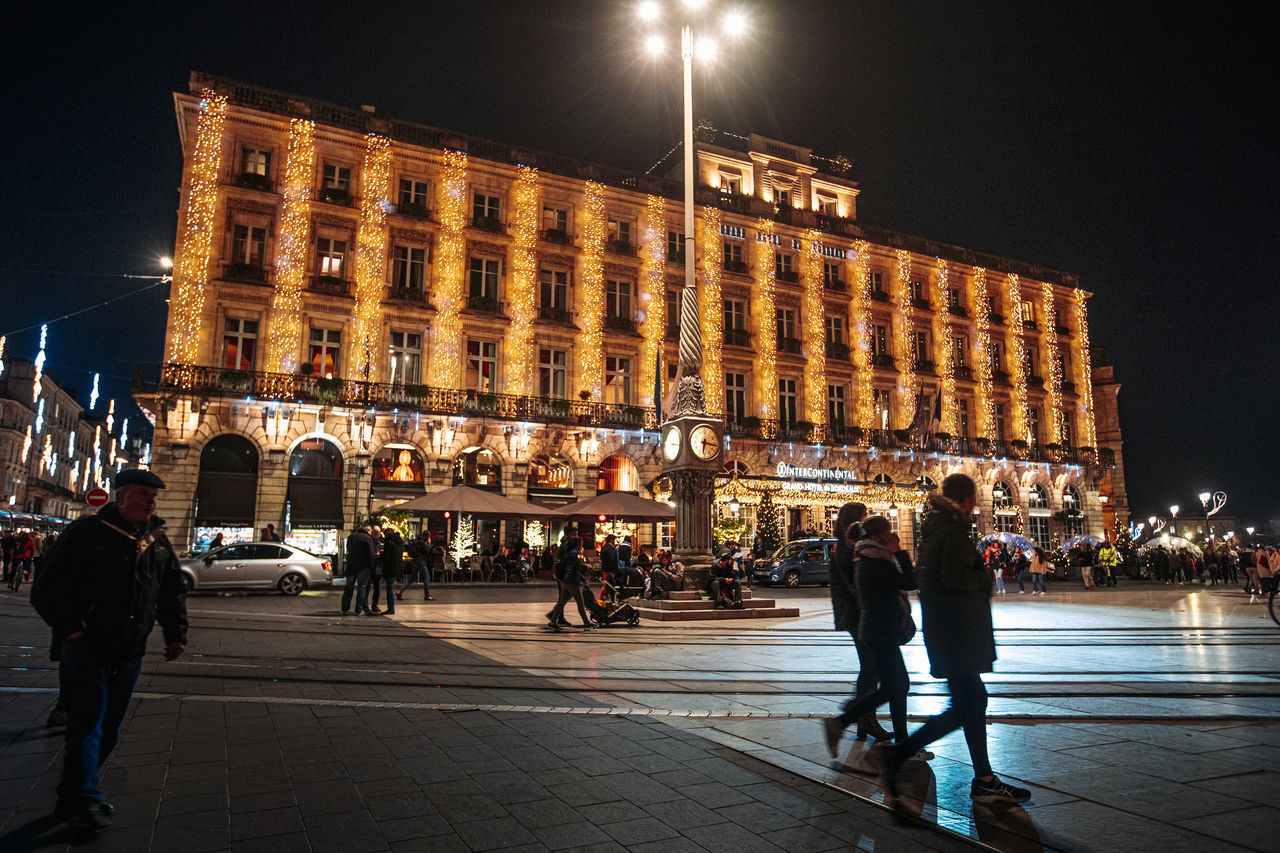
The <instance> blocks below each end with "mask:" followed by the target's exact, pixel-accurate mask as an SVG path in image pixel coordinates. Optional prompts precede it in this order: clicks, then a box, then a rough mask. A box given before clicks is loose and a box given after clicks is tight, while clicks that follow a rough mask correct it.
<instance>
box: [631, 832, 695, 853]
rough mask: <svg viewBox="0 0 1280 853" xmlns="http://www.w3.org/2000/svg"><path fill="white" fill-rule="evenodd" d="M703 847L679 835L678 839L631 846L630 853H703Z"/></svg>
mask: <svg viewBox="0 0 1280 853" xmlns="http://www.w3.org/2000/svg"><path fill="white" fill-rule="evenodd" d="M706 849H707V848H705V847H703V846H702V845H701V844H699V843H698V842H696V841H694V840H693V839H692V838H686V837H685V836H683V835H681V836H680V837H678V838H663V839H661V840H659V841H646V842H644V843H643V844H632V845H631V846H630V847H629V848H628V850H629V851H630V853H705V851H706Z"/></svg>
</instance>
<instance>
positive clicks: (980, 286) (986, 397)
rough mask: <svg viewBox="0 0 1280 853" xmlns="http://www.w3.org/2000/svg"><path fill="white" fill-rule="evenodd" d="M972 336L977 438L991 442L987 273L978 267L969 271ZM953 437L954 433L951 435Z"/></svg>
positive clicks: (992, 397)
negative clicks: (976, 384)
mask: <svg viewBox="0 0 1280 853" xmlns="http://www.w3.org/2000/svg"><path fill="white" fill-rule="evenodd" d="M973 337H974V348H975V349H976V350H977V356H976V358H975V359H974V361H975V363H974V366H973V369H974V372H975V373H976V374H977V377H978V400H977V404H978V435H980V436H982V437H983V438H987V439H990V440H992V441H995V440H996V439H998V438H999V437H1000V436H998V435H996V394H995V386H994V385H993V380H994V378H995V377H994V376H993V375H992V371H994V370H995V365H994V364H993V363H992V359H991V295H990V294H989V293H987V271H986V270H985V269H983V268H982V267H975V268H974V270H973ZM951 434H952V435H955V432H954V431H952V432H951Z"/></svg>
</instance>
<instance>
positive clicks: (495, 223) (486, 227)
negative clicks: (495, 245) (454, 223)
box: [471, 216, 506, 234]
mask: <svg viewBox="0 0 1280 853" xmlns="http://www.w3.org/2000/svg"><path fill="white" fill-rule="evenodd" d="M471 227H472V228H479V229H480V230H481V231H488V232H490V233H492V234H501V233H503V232H504V231H505V230H506V228H505V227H504V226H503V224H502V218H501V217H499V216H473V217H471Z"/></svg>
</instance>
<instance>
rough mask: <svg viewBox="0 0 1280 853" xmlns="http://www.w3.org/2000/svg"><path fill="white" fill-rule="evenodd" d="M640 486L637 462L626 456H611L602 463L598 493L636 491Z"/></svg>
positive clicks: (597, 482) (598, 480)
mask: <svg viewBox="0 0 1280 853" xmlns="http://www.w3.org/2000/svg"><path fill="white" fill-rule="evenodd" d="M639 488H640V485H639V480H638V477H637V475H636V463H634V462H632V461H631V460H630V459H628V458H627V457H625V456H609V457H607V458H605V459H604V460H603V461H601V463H600V470H599V473H598V474H597V475H596V493H597V494H599V493H601V492H635V491H637V490H638V489H639Z"/></svg>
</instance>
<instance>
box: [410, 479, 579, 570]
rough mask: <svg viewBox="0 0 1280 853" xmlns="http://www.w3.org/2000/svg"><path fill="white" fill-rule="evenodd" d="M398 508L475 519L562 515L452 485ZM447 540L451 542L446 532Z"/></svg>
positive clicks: (521, 502)
mask: <svg viewBox="0 0 1280 853" xmlns="http://www.w3.org/2000/svg"><path fill="white" fill-rule="evenodd" d="M396 509H405V510H409V511H411V512H420V513H426V512H448V513H452V514H454V515H456V516H459V517H460V516H463V515H470V516H472V517H474V518H547V517H551V516H558V515H560V514H561V513H560V510H558V509H552V508H550V507H545V506H538V505H537V504H531V503H525V502H524V501H517V500H512V499H511V498H506V497H503V496H502V495H500V494H498V493H497V492H491V491H488V490H486V489H476V488H472V487H471V486H453V487H452V488H448V489H444V490H442V491H439V492H429V493H427V494H425V495H423V496H422V497H418V498H414V499H413V500H411V501H406V502H405V503H402V504H397V505H396ZM459 520H461V518H459ZM445 538H446V541H448V538H449V530H447V529H446V530H445ZM454 559H455V560H456V561H457V562H458V564H459V566H460V565H461V560H462V555H461V554H455V555H454Z"/></svg>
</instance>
